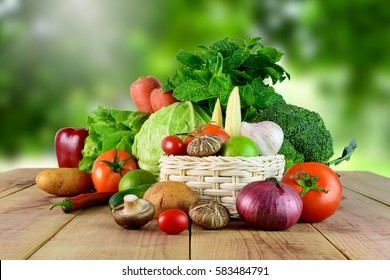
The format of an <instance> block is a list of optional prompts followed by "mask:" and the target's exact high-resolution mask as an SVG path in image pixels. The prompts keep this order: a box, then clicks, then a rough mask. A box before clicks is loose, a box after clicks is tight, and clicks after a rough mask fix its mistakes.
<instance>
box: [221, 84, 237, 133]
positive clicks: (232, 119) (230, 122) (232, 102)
mask: <svg viewBox="0 0 390 280" xmlns="http://www.w3.org/2000/svg"><path fill="white" fill-rule="evenodd" d="M240 127H241V105H240V94H239V92H238V87H234V88H233V90H232V92H231V94H230V96H229V99H228V103H227V107H226V117H225V131H226V132H227V133H228V134H229V135H230V136H237V135H240Z"/></svg>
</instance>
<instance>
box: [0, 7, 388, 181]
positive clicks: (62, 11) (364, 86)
mask: <svg viewBox="0 0 390 280" xmlns="http://www.w3.org/2000/svg"><path fill="white" fill-rule="evenodd" d="M389 7H390V6H389V5H388V4H387V3H386V2H385V1H383V0H355V1H354V0H345V1H339V0H329V1H315V0H303V1H298V0H278V1H275V0H263V1H257V0H235V1H234V0H233V1H222V0H216V1H206V0H199V1H188V0H186V1H181V0H173V1H156V0H143V1H136V0H128V1H125V0H116V1H103V0H66V1H65V0H64V1H62V0H53V1H42V0H35V1H31V0H30V1H21V0H3V1H0V122H1V123H0V124H1V137H0V157H1V158H5V159H9V158H12V157H15V156H19V155H26V156H27V155H31V154H40V153H43V152H47V151H48V152H53V137H54V134H55V132H56V131H57V130H58V129H59V128H61V127H64V126H75V127H82V126H85V125H86V117H87V115H88V113H89V112H90V111H92V110H93V109H95V108H97V105H98V104H102V105H104V106H107V107H114V108H118V109H128V110H134V108H135V107H134V105H133V104H132V101H131V99H130V97H129V93H128V89H129V86H130V84H131V82H133V81H134V80H136V79H137V78H138V77H139V76H141V75H154V76H156V77H158V78H159V79H161V80H165V79H166V78H167V76H168V75H169V74H171V73H172V71H174V69H175V67H177V62H176V61H175V55H176V53H177V51H178V50H179V49H181V48H184V49H187V50H190V51H191V50H195V48H196V46H197V45H199V44H204V45H207V44H210V43H212V42H214V41H216V40H219V39H221V38H223V37H227V36H231V37H233V36H239V37H243V38H245V37H249V36H253V37H255V36H260V37H262V38H263V42H264V44H266V45H271V46H275V47H277V48H278V49H280V50H282V51H283V52H284V53H285V56H284V58H283V63H284V67H285V69H286V70H287V71H288V72H289V73H290V74H291V77H292V79H291V81H286V82H283V85H280V88H279V89H280V91H281V92H280V93H281V94H282V95H283V96H285V97H286V100H289V101H291V102H294V103H296V104H299V105H305V106H307V107H309V108H310V109H312V110H316V111H318V112H319V113H320V114H321V115H322V116H323V117H324V119H325V121H326V123H327V124H328V127H329V129H330V131H331V132H332V133H333V135H334V138H335V142H336V145H335V146H336V149H337V148H339V149H340V152H341V150H342V148H343V147H344V146H345V145H347V144H348V142H349V140H350V139H351V138H352V137H355V138H356V139H357V141H358V149H357V152H356V155H354V156H353V157H352V159H351V164H352V162H355V164H353V165H346V166H347V167H349V168H354V169H366V170H372V171H374V172H375V171H378V173H381V174H385V175H387V176H390V166H389V165H390V164H389V160H388V159H389V158H390V147H389V145H388V143H390V125H389V122H388V121H387V120H388V117H389V112H390V82H389V75H390V70H389V69H390V67H389V66H390V57H389V51H388V46H389V43H390V32H389V30H390V29H389V27H390V26H389V23H390V22H389V18H390V8H389ZM302 84H305V86H302ZM357 163H358V164H357Z"/></svg>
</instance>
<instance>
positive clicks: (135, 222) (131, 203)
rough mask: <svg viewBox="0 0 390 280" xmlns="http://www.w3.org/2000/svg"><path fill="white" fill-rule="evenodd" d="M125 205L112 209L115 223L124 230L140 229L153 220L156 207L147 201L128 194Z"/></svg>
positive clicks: (124, 200) (124, 199)
mask: <svg viewBox="0 0 390 280" xmlns="http://www.w3.org/2000/svg"><path fill="white" fill-rule="evenodd" d="M123 202H124V203H123V204H121V205H118V206H117V207H115V208H114V209H112V210H111V211H112V212H111V213H112V216H113V218H114V220H115V222H116V223H117V224H118V225H120V226H122V227H124V228H129V229H130V228H139V227H142V226H144V225H146V224H147V223H148V222H150V221H151V220H152V219H153V215H154V211H155V209H154V206H153V204H152V203H150V202H149V201H147V200H146V199H142V198H138V197H137V196H136V195H133V194H128V195H126V196H125V197H124V198H123Z"/></svg>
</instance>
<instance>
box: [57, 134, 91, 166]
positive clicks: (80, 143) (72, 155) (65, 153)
mask: <svg viewBox="0 0 390 280" xmlns="http://www.w3.org/2000/svg"><path fill="white" fill-rule="evenodd" d="M87 136H88V130H87V129H85V128H73V127H65V128H61V129H60V130H58V131H57V133H56V135H55V138H54V143H55V149H56V155H57V161H58V167H72V168H77V167H78V164H79V161H80V160H81V159H82V158H83V155H82V154H81V151H82V150H83V148H84V141H85V138H87Z"/></svg>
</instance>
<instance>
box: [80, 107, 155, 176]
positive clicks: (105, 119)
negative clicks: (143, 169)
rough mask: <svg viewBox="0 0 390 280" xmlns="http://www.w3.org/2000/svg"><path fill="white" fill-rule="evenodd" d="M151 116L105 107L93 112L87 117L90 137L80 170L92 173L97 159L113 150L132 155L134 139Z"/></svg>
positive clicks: (83, 152)
mask: <svg viewBox="0 0 390 280" xmlns="http://www.w3.org/2000/svg"><path fill="white" fill-rule="evenodd" d="M149 115H150V114H148V113H143V112H133V111H122V110H114V109H110V108H107V107H104V106H99V107H98V109H96V110H94V111H92V112H91V113H90V114H89V116H88V117H87V125H88V132H89V135H88V137H87V138H86V139H85V142H84V149H83V151H82V154H83V159H82V160H81V161H80V162H79V169H80V170H83V171H85V172H88V173H90V172H91V170H92V166H93V163H94V162H95V160H96V158H97V157H98V156H99V155H100V154H101V153H103V152H105V151H108V150H111V149H115V148H116V149H118V150H125V151H127V152H128V153H130V154H131V152H132V146H133V142H134V137H135V135H136V134H137V133H138V132H139V130H140V129H141V127H142V125H143V123H144V122H145V121H146V120H147V119H148V118H149Z"/></svg>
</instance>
